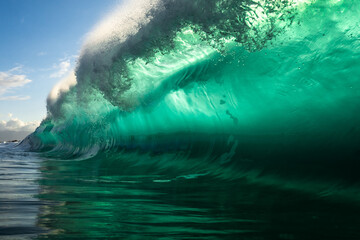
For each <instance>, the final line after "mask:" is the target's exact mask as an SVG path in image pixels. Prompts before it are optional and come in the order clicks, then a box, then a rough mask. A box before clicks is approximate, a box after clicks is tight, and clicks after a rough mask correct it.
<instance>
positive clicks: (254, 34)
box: [0, 0, 360, 239]
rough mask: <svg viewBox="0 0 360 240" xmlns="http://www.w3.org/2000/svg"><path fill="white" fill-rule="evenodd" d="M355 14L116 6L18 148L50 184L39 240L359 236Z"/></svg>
mask: <svg viewBox="0 0 360 240" xmlns="http://www.w3.org/2000/svg"><path fill="white" fill-rule="evenodd" d="M359 14H360V1H357V0H348V1H345V0H336V1H335V0H329V1H325V0H287V1H265V0H211V1H209V0H192V1H190V0H138V1H125V2H123V3H121V4H120V5H119V6H118V7H116V8H115V9H114V10H113V12H112V13H111V14H109V15H108V16H107V17H105V18H104V19H103V20H102V21H100V22H99V23H98V24H97V25H96V26H95V27H94V29H93V30H91V31H90V32H89V33H88V34H87V36H86V38H85V41H84V44H83V46H82V48H81V51H80V55H79V58H78V61H77V66H76V68H75V69H74V71H73V72H72V73H71V74H69V76H67V77H66V78H64V79H63V80H62V81H61V82H59V83H58V84H57V85H56V86H55V87H54V88H53V90H52V91H51V92H50V93H49V96H48V99H47V112H48V113H47V117H46V118H45V119H44V120H43V121H42V123H41V124H40V126H39V127H38V128H37V129H36V131H35V132H34V133H32V134H31V135H29V136H28V137H27V138H26V139H24V140H23V141H22V142H21V143H20V144H19V145H18V146H17V147H15V148H14V149H17V150H16V151H18V153H17V154H20V155H22V154H25V153H28V154H30V155H29V156H30V157H29V158H31V159H32V161H31V162H36V165H37V166H38V167H39V168H38V169H39V172H40V173H39V174H40V175H41V176H39V175H38V173H36V174H35V175H34V176H33V178H34V181H35V180H36V181H35V182H36V184H35V185H33V189H35V188H38V194H37V195H36V199H37V200H34V199H33V200H34V201H38V203H37V204H38V205H39V206H40V207H38V208H36V210H34V211H37V212H38V217H37V222H36V223H35V225H36V228H34V231H33V232H31V234H34V233H35V235H32V237H34V236H35V237H36V238H39V239H48V238H50V239H71V238H79V239H81V238H87V239H91V238H94V239H99V238H106V239H110V238H114V239H195V238H199V239H358V238H359V236H360V232H359V230H358V229H357V228H358V227H357V226H359V223H360V222H359V220H358V217H357V214H358V213H359V212H360V208H359V204H358V203H359V200H360V196H359V174H358V173H359V170H360V162H359V161H360V126H359V122H360V81H359V76H360V67H359V63H360V61H359V59H360V19H359V17H358V16H360V15H359ZM11 147H12V145H11ZM1 149H7V147H6V146H2V147H1V148H0V150H1ZM14 151H15V150H14ZM3 153H4V154H2V152H0V156H1V158H0V159H3V161H5V160H6V162H7V161H9V158H10V159H11V158H12V157H9V154H8V151H3ZM5 153H6V154H5ZM1 154H2V155H1ZM4 159H5V160H4ZM34 159H36V160H34ZM4 169H5V168H4ZM0 174H1V171H0ZM6 201H8V200H6ZM0 212H1V208H0ZM0 223H1V222H0ZM4 232H6V231H5V230H4ZM0 233H1V228H0ZM7 233H8V231H7ZM4 235H6V234H4ZM7 235H9V234H7ZM0 236H1V235H0Z"/></svg>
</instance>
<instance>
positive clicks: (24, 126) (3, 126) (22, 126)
mask: <svg viewBox="0 0 360 240" xmlns="http://www.w3.org/2000/svg"><path fill="white" fill-rule="evenodd" d="M39 125H40V122H38V121H34V122H23V121H21V120H19V119H17V118H12V119H10V120H8V121H4V120H3V121H0V131H15V132H20V131H26V132H32V131H34V130H35V129H36V128H37V127H38V126H39Z"/></svg>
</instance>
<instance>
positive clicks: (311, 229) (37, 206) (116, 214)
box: [0, 144, 360, 239]
mask: <svg viewBox="0 0 360 240" xmlns="http://www.w3.org/2000/svg"><path fill="white" fill-rule="evenodd" d="M13 147H14V146H13V144H7V145H4V144H1V145H0V176H1V181H0V184H1V190H0V193H1V194H0V239H359V238H360V231H359V226H360V218H359V214H360V205H359V202H358V201H354V199H351V198H347V197H345V196H343V195H337V194H336V193H339V192H338V190H344V189H346V188H345V187H344V186H343V187H342V188H341V186H338V185H333V186H327V187H326V188H324V189H323V190H325V189H326V190H327V191H328V192H326V191H323V192H306V191H303V190H299V189H294V188H293V189H290V188H288V189H285V188H279V187H277V186H276V185H271V184H258V183H254V182H250V181H249V180H247V179H246V178H242V179H241V178H240V179H237V180H232V181H226V180H221V179H218V178H215V177H211V176H208V175H206V174H205V173H204V174H203V175H199V174H198V175H185V176H174V177H173V178H169V175H171V174H168V173H167V174H165V173H163V174H160V173H159V174H154V175H151V174H147V175H139V174H136V172H138V171H139V169H138V167H137V166H136V165H133V166H129V165H128V166H127V167H126V166H125V165H123V166H121V164H116V165H115V166H114V165H113V163H112V162H109V161H106V160H104V159H101V158H100V159H99V158H98V159H91V160H85V161H77V162H72V164H69V162H67V161H63V160H54V159H46V158H40V157H39V155H37V154H33V153H26V152H23V151H22V150H21V149H19V148H17V149H14V148H13ZM102 160H103V161H102ZM123 163H125V164H126V162H125V160H124V161H123ZM109 164H111V165H112V166H113V167H109V166H108V165H109ZM152 167H153V166H148V169H147V170H151V168H152ZM143 171H144V170H143ZM140 172H141V171H140ZM347 187H349V186H347Z"/></svg>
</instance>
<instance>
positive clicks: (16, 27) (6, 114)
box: [0, 0, 120, 130]
mask: <svg viewBox="0 0 360 240" xmlns="http://www.w3.org/2000/svg"><path fill="white" fill-rule="evenodd" d="M119 2H120V1H119V0H106V1H104V0H61V1H52V0H1V1H0V31H1V33H0V130H1V127H2V125H3V126H6V123H7V122H8V121H9V120H11V119H13V120H14V119H15V120H18V121H21V122H22V123H23V124H26V123H27V122H33V121H35V122H37V121H41V120H42V119H43V118H44V117H45V115H46V97H47V95H48V93H49V92H50V90H51V88H52V87H53V86H54V85H55V84H56V83H57V82H58V81H59V80H60V79H61V78H62V77H64V75H66V73H67V72H68V71H70V70H71V69H72V68H73V67H74V66H75V63H76V56H77V55H78V53H79V51H80V48H81V44H82V41H83V40H84V37H85V35H86V33H88V32H89V31H90V30H91V29H92V28H93V26H94V25H95V24H96V23H97V22H98V21H99V20H100V19H101V18H102V17H104V16H105V15H106V14H107V13H108V12H109V11H111V10H112V8H113V7H114V6H116V5H117V4H118V3H119Z"/></svg>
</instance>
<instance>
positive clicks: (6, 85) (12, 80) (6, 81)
mask: <svg viewBox="0 0 360 240" xmlns="http://www.w3.org/2000/svg"><path fill="white" fill-rule="evenodd" d="M21 69H22V66H18V67H15V68H12V69H10V70H9V71H6V72H0V100H26V99H29V97H28V96H3V95H4V94H5V93H8V92H9V90H11V89H13V88H19V87H22V86H24V85H26V84H28V83H30V82H31V80H30V79H28V78H27V76H26V75H24V74H16V73H17V72H20V71H21Z"/></svg>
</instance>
